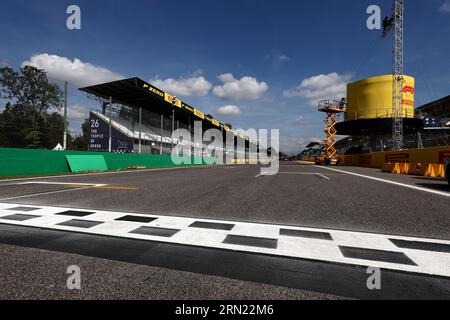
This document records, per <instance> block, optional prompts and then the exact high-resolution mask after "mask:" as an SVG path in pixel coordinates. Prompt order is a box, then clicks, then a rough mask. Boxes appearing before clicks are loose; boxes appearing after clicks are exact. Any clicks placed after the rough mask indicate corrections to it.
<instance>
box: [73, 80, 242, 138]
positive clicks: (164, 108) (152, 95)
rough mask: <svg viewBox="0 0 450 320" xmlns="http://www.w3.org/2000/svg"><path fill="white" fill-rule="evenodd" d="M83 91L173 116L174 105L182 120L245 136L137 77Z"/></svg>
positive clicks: (178, 116)
mask: <svg viewBox="0 0 450 320" xmlns="http://www.w3.org/2000/svg"><path fill="white" fill-rule="evenodd" d="M80 90H81V91H83V92H86V93H88V94H92V95H95V96H97V97H102V98H105V99H109V98H110V97H112V99H113V103H120V104H123V105H126V106H130V107H136V108H139V107H140V108H142V109H145V110H149V111H153V112H157V113H159V114H166V115H171V113H172V106H176V108H175V113H176V114H175V117H176V118H177V119H179V120H181V121H184V122H186V123H187V122H188V121H189V119H190V120H191V121H193V120H196V121H202V122H203V127H204V128H205V129H209V128H217V129H222V128H223V129H224V131H232V132H233V133H234V134H235V135H236V136H239V137H241V138H244V137H243V136H242V135H241V134H239V133H237V132H234V131H233V130H232V129H230V128H228V127H227V126H226V125H225V124H223V123H221V122H219V121H218V120H216V119H214V118H211V117H209V116H207V115H205V114H204V113H203V112H201V111H200V110H198V109H197V108H194V107H192V106H190V105H188V104H187V103H184V102H183V101H181V100H180V99H177V98H175V97H174V96H172V95H171V94H169V93H167V92H164V91H162V90H160V89H158V88H156V87H155V86H152V85H151V84H149V83H147V82H145V81H144V80H142V79H139V78H137V77H134V78H129V79H123V80H118V81H113V82H108V83H102V84H97V85H93V86H89V87H84V88H80ZM246 140H248V139H246Z"/></svg>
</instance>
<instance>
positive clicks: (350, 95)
mask: <svg viewBox="0 0 450 320" xmlns="http://www.w3.org/2000/svg"><path fill="white" fill-rule="evenodd" d="M403 78H404V86H403V118H414V90H415V89H414V88H415V79H414V78H413V77H410V76H404V77H403ZM392 87H393V77H392V75H385V76H378V77H372V78H367V79H363V80H360V81H357V82H353V83H350V84H348V85H347V113H346V117H345V120H346V121H352V120H363V119H380V118H392Z"/></svg>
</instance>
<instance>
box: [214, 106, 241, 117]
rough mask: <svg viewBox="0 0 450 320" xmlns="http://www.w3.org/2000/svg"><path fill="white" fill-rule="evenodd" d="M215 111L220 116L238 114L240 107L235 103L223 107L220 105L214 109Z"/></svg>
mask: <svg viewBox="0 0 450 320" xmlns="http://www.w3.org/2000/svg"><path fill="white" fill-rule="evenodd" d="M216 113H217V114H219V115H221V116H238V115H240V114H242V111H241V109H239V107H238V106H235V105H226V106H223V107H220V108H218V109H217V110H216Z"/></svg>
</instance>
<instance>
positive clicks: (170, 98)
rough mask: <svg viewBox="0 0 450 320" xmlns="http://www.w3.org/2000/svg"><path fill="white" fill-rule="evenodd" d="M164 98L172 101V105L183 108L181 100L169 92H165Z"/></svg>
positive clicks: (169, 101)
mask: <svg viewBox="0 0 450 320" xmlns="http://www.w3.org/2000/svg"><path fill="white" fill-rule="evenodd" d="M164 100H166V102H168V103H170V104H171V105H175V106H177V107H178V108H181V100H180V99H177V98H175V97H174V96H172V95H170V94H168V93H164Z"/></svg>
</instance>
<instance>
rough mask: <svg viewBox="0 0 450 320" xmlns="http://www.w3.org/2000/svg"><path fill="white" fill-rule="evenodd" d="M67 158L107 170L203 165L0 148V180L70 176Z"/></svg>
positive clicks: (198, 161)
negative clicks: (91, 160)
mask: <svg viewBox="0 0 450 320" xmlns="http://www.w3.org/2000/svg"><path fill="white" fill-rule="evenodd" d="M67 156H103V157H104V161H105V163H106V167H107V168H108V169H109V170H124V169H127V168H129V167H136V166H139V167H146V168H164V167H176V166H191V165H199V164H202V165H205V164H206V163H205V161H204V160H203V159H202V158H199V157H192V159H191V160H192V161H189V160H190V159H189V158H187V159H186V160H187V161H186V162H187V164H183V165H176V164H174V163H173V161H172V158H171V156H170V155H150V154H116V153H107V152H90V151H53V150H40V149H11V148H0V176H1V177H14V176H29V175H49V174H63V173H70V172H71V170H70V167H69V163H68V161H67V159H66V157H67Z"/></svg>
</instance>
